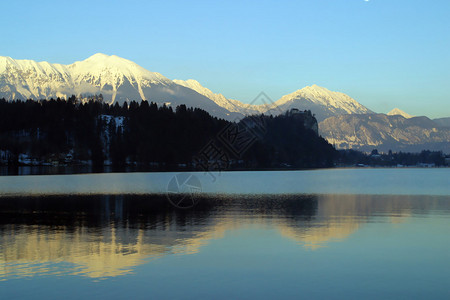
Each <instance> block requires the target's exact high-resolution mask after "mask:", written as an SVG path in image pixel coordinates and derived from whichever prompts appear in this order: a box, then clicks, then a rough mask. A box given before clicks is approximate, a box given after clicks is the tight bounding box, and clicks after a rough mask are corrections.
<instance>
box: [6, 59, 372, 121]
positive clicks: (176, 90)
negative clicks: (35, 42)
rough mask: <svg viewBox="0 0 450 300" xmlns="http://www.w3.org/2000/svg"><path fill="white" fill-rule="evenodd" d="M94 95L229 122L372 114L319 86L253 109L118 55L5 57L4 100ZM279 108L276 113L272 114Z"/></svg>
mask: <svg viewBox="0 0 450 300" xmlns="http://www.w3.org/2000/svg"><path fill="white" fill-rule="evenodd" d="M94 94H102V95H103V99H104V101H105V102H108V103H115V102H118V103H120V104H122V103H123V102H125V101H131V100H137V101H139V100H141V99H143V100H149V101H153V102H156V103H158V104H163V103H166V104H169V105H172V106H177V105H180V104H186V105H187V106H190V107H199V108H202V109H205V110H206V111H208V112H209V113H211V114H212V115H214V116H217V117H221V118H225V119H228V120H234V119H236V118H240V117H242V116H243V115H251V114H258V113H266V114H267V113H281V112H284V111H286V110H288V109H290V108H297V109H300V110H306V109H309V110H311V111H312V112H313V113H314V114H315V115H316V117H317V119H318V120H319V121H321V120H323V119H324V118H326V117H329V116H332V115H336V114H344V113H368V112H370V110H368V109H367V108H365V107H364V106H362V105H361V104H359V103H358V102H356V101H355V100H353V99H352V98H350V97H349V96H347V95H345V94H342V93H337V92H331V91H329V90H327V89H326V88H322V87H318V86H317V85H313V86H311V87H305V88H303V89H301V90H298V91H296V92H294V93H292V94H289V95H286V96H284V97H282V98H281V99H280V100H278V101H277V102H275V104H274V105H272V106H270V105H251V104H245V103H242V102H240V101H238V100H234V99H228V98H226V97H225V96H224V95H222V94H218V93H217V94H216V93H213V92H212V91H211V90H209V89H208V88H206V87H203V86H202V85H201V84H200V83H199V82H198V81H196V80H192V79H190V80H186V81H184V80H173V81H172V80H170V79H168V78H166V77H164V76H163V75H161V74H160V73H156V72H150V71H148V70H146V69H144V68H142V67H141V66H139V65H137V64H136V63H134V62H132V61H130V60H127V59H124V58H121V57H118V56H116V55H105V54H102V53H97V54H95V55H93V56H91V57H89V58H87V59H86V60H83V61H77V62H75V63H73V64H70V65H62V64H51V63H48V62H35V61H32V60H15V59H12V58H10V57H4V56H0V98H5V99H7V100H13V99H22V100H25V99H35V100H37V99H49V98H57V97H60V98H66V99H67V98H68V97H70V96H71V95H77V96H79V95H94ZM275 106H278V107H277V109H276V110H271V109H273V108H274V107H275ZM269 110H271V111H269Z"/></svg>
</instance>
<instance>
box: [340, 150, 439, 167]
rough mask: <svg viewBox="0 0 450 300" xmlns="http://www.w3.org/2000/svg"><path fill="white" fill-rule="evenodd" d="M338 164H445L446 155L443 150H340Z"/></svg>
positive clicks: (392, 165) (394, 165)
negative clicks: (366, 151) (395, 151)
mask: <svg viewBox="0 0 450 300" xmlns="http://www.w3.org/2000/svg"><path fill="white" fill-rule="evenodd" d="M337 163H338V164H340V165H343V166H349V165H350V166H352V165H363V166H379V167H396V166H421V165H423V166H445V165H446V164H447V163H446V159H445V155H444V154H443V153H442V152H441V151H429V150H423V151H422V152H420V153H407V152H398V153H393V152H392V151H389V152H388V153H378V151H377V150H376V149H374V150H373V151H372V153H370V154H368V153H363V152H360V151H355V150H340V151H339V159H338V161H337Z"/></svg>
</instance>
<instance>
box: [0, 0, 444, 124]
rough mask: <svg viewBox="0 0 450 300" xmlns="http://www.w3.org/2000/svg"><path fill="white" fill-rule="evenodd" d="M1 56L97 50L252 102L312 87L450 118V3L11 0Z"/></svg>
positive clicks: (57, 58)
mask: <svg viewBox="0 0 450 300" xmlns="http://www.w3.org/2000/svg"><path fill="white" fill-rule="evenodd" d="M0 6H1V11H2V25H1V26H2V42H1V43H0V55H3V56H11V57H13V58H16V59H24V58H26V59H33V60H38V61H42V60H46V61H50V62H53V63H64V64H69V63H72V62H74V61H77V60H83V59H85V58H87V57H89V56H91V55H93V54H95V53H97V52H102V53H106V54H115V55H118V56H121V57H124V58H127V59H130V60H132V61H134V62H136V63H138V64H139V65H141V66H143V67H145V68H146V69H148V70H150V71H155V72H159V73H161V74H163V75H164V76H166V77H168V78H170V79H189V78H193V79H197V80H198V81H200V83H202V84H203V85H204V86H206V87H208V88H210V89H211V90H213V91H214V92H220V93H222V94H224V95H225V96H227V97H229V98H234V99H238V100H241V101H244V102H250V101H251V100H252V99H253V98H254V97H255V96H256V95H258V94H259V92H261V91H264V92H266V93H267V94H268V95H269V96H270V97H271V98H272V99H274V100H277V99H278V98H280V97H281V96H282V95H285V94H288V93H291V92H293V91H295V90H297V89H300V88H302V87H304V86H306V85H312V84H318V85H320V86H324V87H327V88H329V89H331V90H335V91H341V92H344V93H346V94H348V95H350V96H351V97H353V98H355V99H356V100H357V101H359V102H360V103H362V104H364V105H366V106H367V107H368V108H370V109H372V110H374V111H376V112H388V111H389V110H391V109H393V108H394V107H399V108H400V109H402V110H405V111H406V112H408V113H410V114H413V115H427V116H429V117H433V118H435V117H445V116H450V50H449V49H450V18H449V17H448V14H449V12H450V1H448V0H433V1H419V0H409V1H407V0H370V1H364V0H310V1H302V0H297V1H223V2H218V1H111V0H110V1H94V0H91V1H62V0H60V1H19V0H18V1H8V2H3V3H2V4H1V5H0Z"/></svg>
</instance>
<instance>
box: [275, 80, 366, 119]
mask: <svg viewBox="0 0 450 300" xmlns="http://www.w3.org/2000/svg"><path fill="white" fill-rule="evenodd" d="M275 105H276V106H277V107H278V109H279V110H280V111H286V110H289V109H291V108H298V109H301V110H311V111H312V112H313V113H314V114H315V115H316V118H317V120H318V121H319V122H320V121H322V120H324V119H326V118H328V117H331V116H335V115H343V114H368V113H373V112H372V111H371V110H369V109H368V108H367V107H365V106H363V105H361V104H359V103H358V102H357V101H356V100H354V99H353V98H351V97H349V96H347V95H346V94H343V93H340V92H332V91H330V90H328V89H326V88H324V87H320V86H317V85H315V84H314V85H312V86H307V87H305V88H303V89H301V90H297V91H295V92H293V93H291V94H289V95H286V96H283V97H281V99H279V100H278V101H276V102H275Z"/></svg>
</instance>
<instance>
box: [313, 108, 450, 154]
mask: <svg viewBox="0 0 450 300" xmlns="http://www.w3.org/2000/svg"><path fill="white" fill-rule="evenodd" d="M319 131H320V134H321V135H322V137H324V138H326V139H327V140H328V141H329V142H330V143H331V144H334V145H335V146H336V148H338V149H359V150H363V151H370V150H372V149H375V148H377V149H378V150H380V151H384V152H387V151H388V150H392V151H413V152H416V151H421V150H425V149H427V150H440V151H444V152H446V153H450V128H443V127H440V126H439V125H438V124H437V123H435V122H433V121H432V120H430V119H429V118H427V117H412V118H409V119H407V118H404V117H402V116H400V115H394V116H388V115H385V114H370V115H341V116H335V117H330V118H328V119H326V120H324V121H322V122H320V124H319Z"/></svg>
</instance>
